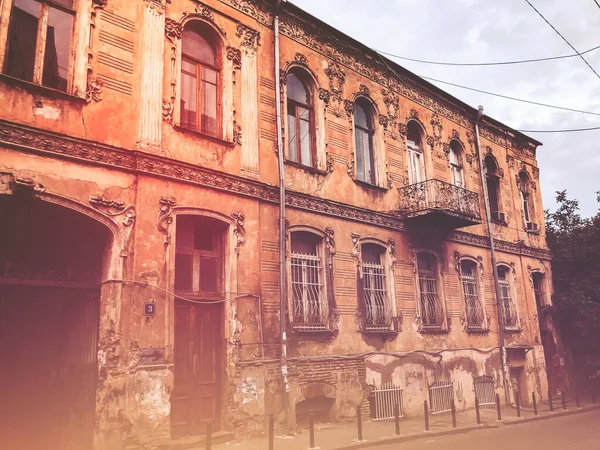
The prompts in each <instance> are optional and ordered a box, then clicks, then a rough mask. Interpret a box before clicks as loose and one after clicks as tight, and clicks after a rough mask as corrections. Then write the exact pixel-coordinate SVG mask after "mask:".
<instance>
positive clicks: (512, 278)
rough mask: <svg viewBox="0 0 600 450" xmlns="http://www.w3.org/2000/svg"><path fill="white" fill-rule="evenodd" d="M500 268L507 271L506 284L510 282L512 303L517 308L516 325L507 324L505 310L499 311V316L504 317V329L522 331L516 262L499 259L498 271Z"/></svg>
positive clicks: (500, 281)
mask: <svg viewBox="0 0 600 450" xmlns="http://www.w3.org/2000/svg"><path fill="white" fill-rule="evenodd" d="M498 269H503V270H505V271H506V284H508V289H509V294H510V296H511V300H512V304H513V307H514V309H515V311H514V313H515V322H516V324H515V325H506V320H505V319H506V317H505V315H504V310H501V311H498V316H499V317H502V325H503V326H504V329H505V330H506V331H512V332H520V331H521V316H520V312H519V302H518V299H517V289H516V287H517V286H516V281H517V278H516V275H515V270H516V269H515V266H514V263H508V262H505V261H499V262H498V263H497V264H496V271H498ZM497 273H498V281H499V283H500V284H503V283H502V280H501V279H500V273H499V272H497ZM500 301H501V302H502V299H500Z"/></svg>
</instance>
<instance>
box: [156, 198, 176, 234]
mask: <svg viewBox="0 0 600 450" xmlns="http://www.w3.org/2000/svg"><path fill="white" fill-rule="evenodd" d="M158 203H159V210H158V217H157V219H156V227H157V228H158V231H160V232H161V233H162V234H164V235H165V246H166V245H169V243H170V242H171V234H170V226H171V224H172V223H173V207H174V206H176V205H177V202H176V200H175V199H174V198H173V197H170V196H166V197H161V198H160V200H159V201H158Z"/></svg>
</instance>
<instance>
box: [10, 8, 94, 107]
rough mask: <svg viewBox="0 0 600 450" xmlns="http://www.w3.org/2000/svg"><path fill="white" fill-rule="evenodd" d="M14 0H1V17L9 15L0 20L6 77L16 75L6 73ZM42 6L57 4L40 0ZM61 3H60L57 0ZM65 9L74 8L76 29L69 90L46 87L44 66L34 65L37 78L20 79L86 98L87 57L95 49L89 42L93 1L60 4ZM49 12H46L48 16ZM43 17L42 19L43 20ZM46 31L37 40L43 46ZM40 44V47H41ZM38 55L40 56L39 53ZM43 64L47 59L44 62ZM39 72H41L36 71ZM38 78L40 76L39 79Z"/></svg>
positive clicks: (74, 26)
mask: <svg viewBox="0 0 600 450" xmlns="http://www.w3.org/2000/svg"><path fill="white" fill-rule="evenodd" d="M13 2H14V0H4V1H3V2H0V17H4V18H7V20H1V21H0V74H2V76H4V77H9V78H11V79H15V80H17V79H16V78H13V77H11V76H10V75H5V74H4V65H5V63H6V56H7V51H8V33H9V28H10V20H8V18H10V17H11V11H12V6H13ZM39 3H40V8H43V9H47V8H48V5H53V4H55V3H54V2H52V1H51V0H45V1H39ZM56 5H58V4H56ZM56 9H59V10H61V11H67V10H71V11H73V30H72V32H71V44H72V47H71V51H70V55H69V69H68V74H67V89H66V90H65V91H62V90H59V89H55V88H51V87H46V86H43V85H42V80H41V77H42V69H41V68H40V67H39V65H37V67H35V66H34V76H33V81H27V80H21V79H18V80H19V82H21V83H24V84H25V85H32V86H35V87H36V88H39V89H42V90H46V89H47V90H49V91H57V92H62V93H65V94H69V95H74V96H77V97H80V98H82V99H84V98H86V90H87V80H86V76H87V58H86V57H84V56H85V55H87V53H88V52H91V49H89V48H88V42H89V41H90V29H91V26H90V22H91V21H90V17H91V14H92V2H91V1H87V0H74V2H73V7H72V8H64V7H61V6H58V7H56ZM47 14H48V13H47V12H46V16H47ZM41 21H42V19H40V22H41ZM46 36H47V35H46V31H44V32H42V33H40V32H39V31H38V34H37V37H36V42H37V44H39V46H41V47H42V48H44V51H45V48H46ZM37 44H36V47H37ZM36 59H37V56H36ZM41 64H42V65H43V61H42V63H41ZM36 72H39V74H38V75H36ZM36 78H39V79H37V80H36Z"/></svg>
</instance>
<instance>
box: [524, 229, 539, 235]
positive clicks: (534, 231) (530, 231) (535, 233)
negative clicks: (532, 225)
mask: <svg viewBox="0 0 600 450" xmlns="http://www.w3.org/2000/svg"><path fill="white" fill-rule="evenodd" d="M525 231H526V232H527V234H533V235H534V236H539V235H540V230H525Z"/></svg>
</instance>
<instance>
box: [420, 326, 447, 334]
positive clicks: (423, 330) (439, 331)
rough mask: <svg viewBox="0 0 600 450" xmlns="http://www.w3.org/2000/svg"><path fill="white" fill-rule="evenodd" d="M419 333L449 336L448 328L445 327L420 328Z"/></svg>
mask: <svg viewBox="0 0 600 450" xmlns="http://www.w3.org/2000/svg"><path fill="white" fill-rule="evenodd" d="M419 333H422V334H447V333H448V328H445V327H443V326H439V327H437V326H435V327H434V326H430V327H423V326H422V327H420V328H419Z"/></svg>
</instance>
